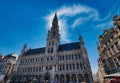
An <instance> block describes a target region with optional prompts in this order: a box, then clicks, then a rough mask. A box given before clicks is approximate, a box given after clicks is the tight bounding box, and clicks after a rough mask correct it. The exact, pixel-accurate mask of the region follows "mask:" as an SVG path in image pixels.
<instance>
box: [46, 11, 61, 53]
mask: <svg viewBox="0 0 120 83" xmlns="http://www.w3.org/2000/svg"><path fill="white" fill-rule="evenodd" d="M59 44H60V34H59V25H58V18H57V13H55V16H54V18H53V21H52V27H51V29H50V30H49V31H48V35H47V44H46V50H45V53H46V54H47V53H48V54H49V53H56V52H57V50H58V47H59Z"/></svg>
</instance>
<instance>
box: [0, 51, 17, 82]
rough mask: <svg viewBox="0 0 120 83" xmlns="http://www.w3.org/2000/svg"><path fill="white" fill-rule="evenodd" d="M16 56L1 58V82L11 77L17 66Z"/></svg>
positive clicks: (10, 55) (9, 55)
mask: <svg viewBox="0 0 120 83" xmlns="http://www.w3.org/2000/svg"><path fill="white" fill-rule="evenodd" d="M14 55H15V54H13V53H11V54H8V55H6V56H2V57H1V58H0V80H7V79H9V77H10V76H11V74H12V73H13V70H14V65H15V64H16V57H15V56H14Z"/></svg>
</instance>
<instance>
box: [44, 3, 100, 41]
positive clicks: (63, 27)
mask: <svg viewBox="0 0 120 83" xmlns="http://www.w3.org/2000/svg"><path fill="white" fill-rule="evenodd" d="M56 11H57V14H58V17H59V26H60V34H61V40H62V41H65V42H70V40H69V39H68V37H69V35H68V32H67V31H68V28H69V27H72V28H73V29H74V28H75V27H76V26H78V25H80V24H82V23H83V22H84V21H85V20H87V19H88V18H86V19H84V18H83V17H81V18H79V17H78V18H76V20H75V21H74V22H73V23H72V24H71V25H70V24H69V26H68V19H66V18H67V17H69V18H71V17H74V16H76V15H80V14H86V15H88V17H89V18H93V17H94V16H96V18H95V19H94V20H96V19H97V18H98V13H97V11H96V10H95V9H93V8H90V7H87V6H83V5H80V4H78V5H72V6H65V5H64V6H62V7H61V8H59V9H57V10H54V11H52V12H51V13H50V14H49V15H47V16H45V20H46V21H47V28H48V29H49V28H50V27H51V23H52V19H53V17H54V13H55V12H56ZM90 13H91V14H90ZM89 14H90V15H89Z"/></svg>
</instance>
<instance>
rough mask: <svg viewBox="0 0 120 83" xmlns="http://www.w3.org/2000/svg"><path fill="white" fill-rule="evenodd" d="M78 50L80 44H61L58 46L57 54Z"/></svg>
mask: <svg viewBox="0 0 120 83" xmlns="http://www.w3.org/2000/svg"><path fill="white" fill-rule="evenodd" d="M80 48H81V47H80V42H75V43H68V44H62V45H60V46H59V48H58V52H62V51H70V50H77V49H80Z"/></svg>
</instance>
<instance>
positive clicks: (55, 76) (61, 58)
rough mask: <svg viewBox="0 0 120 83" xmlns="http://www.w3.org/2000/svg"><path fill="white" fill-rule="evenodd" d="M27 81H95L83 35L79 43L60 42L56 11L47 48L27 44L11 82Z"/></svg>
mask: <svg viewBox="0 0 120 83" xmlns="http://www.w3.org/2000/svg"><path fill="white" fill-rule="evenodd" d="M27 81H32V82H34V81H36V82H38V83H40V82H45V81H46V82H47V81H49V82H51V83H54V82H55V83H81V82H86V83H92V71H91V66H90V62H89V59H88V54H87V50H86V48H85V46H84V42H83V39H82V37H81V36H79V38H78V42H72V43H66V44H60V34H59V23H58V18H57V14H55V16H54V18H53V21H52V27H51V29H50V30H49V31H48V35H47V39H46V47H41V48H34V49H28V48H27V45H24V46H23V49H22V51H21V54H20V56H19V59H18V61H17V64H16V69H15V72H14V74H13V75H12V77H11V83H26V82H27Z"/></svg>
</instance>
